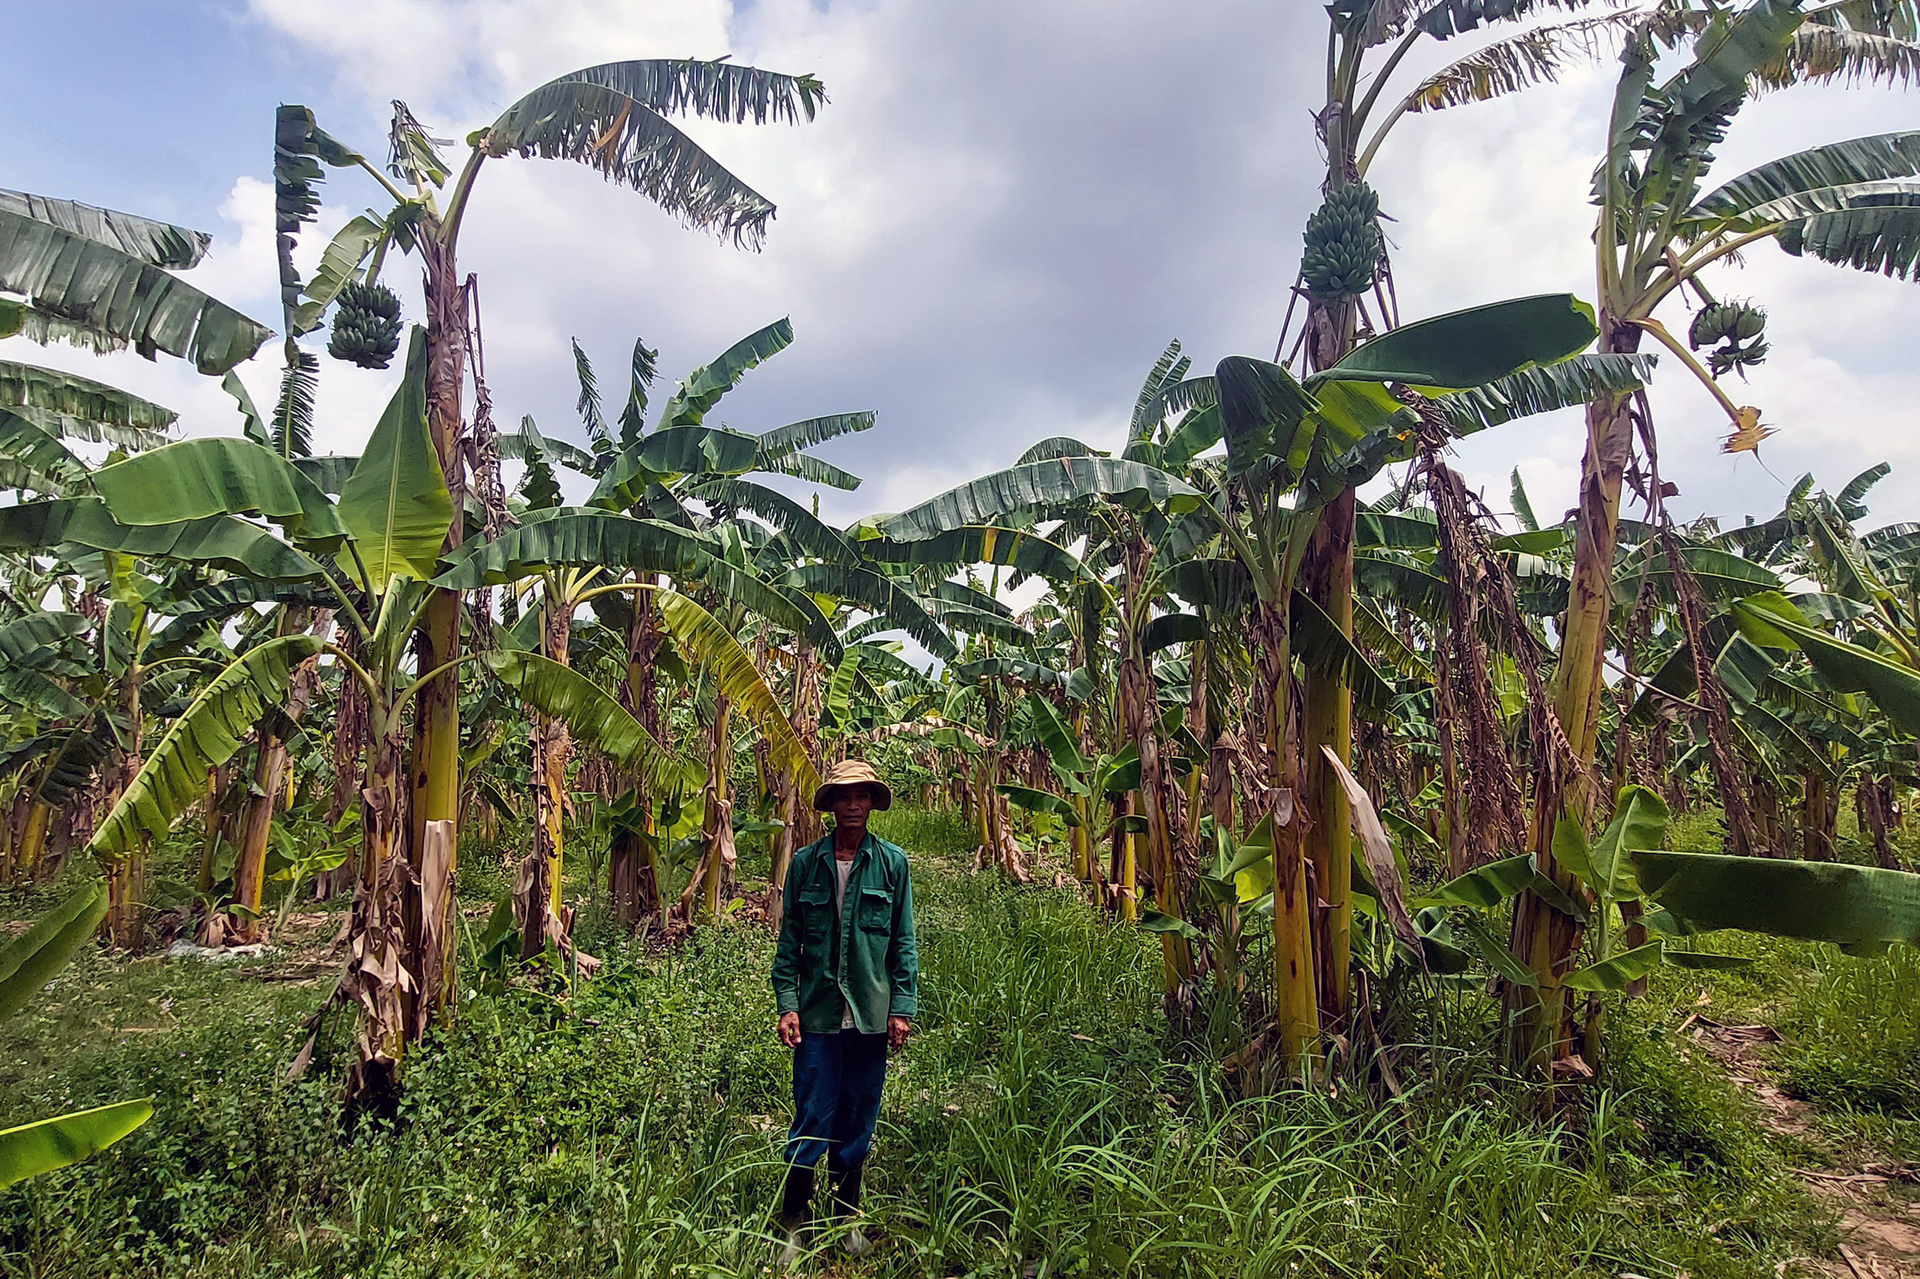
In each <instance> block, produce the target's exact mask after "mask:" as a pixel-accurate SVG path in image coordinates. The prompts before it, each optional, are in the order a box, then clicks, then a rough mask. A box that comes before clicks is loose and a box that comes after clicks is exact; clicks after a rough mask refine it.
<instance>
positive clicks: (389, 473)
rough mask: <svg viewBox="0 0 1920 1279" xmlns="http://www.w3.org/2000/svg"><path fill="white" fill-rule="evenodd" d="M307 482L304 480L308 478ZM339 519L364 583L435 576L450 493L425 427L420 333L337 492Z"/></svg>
mask: <svg viewBox="0 0 1920 1279" xmlns="http://www.w3.org/2000/svg"><path fill="white" fill-rule="evenodd" d="M309 482H310V481H309ZM340 521H341V523H342V524H344V525H345V526H346V528H347V530H348V531H349V532H350V533H351V534H352V536H353V543H354V549H355V550H356V551H357V552H358V556H359V564H358V566H356V565H355V564H354V562H353V561H352V560H351V559H347V560H345V561H343V563H342V565H341V567H343V568H345V569H346V570H347V571H348V572H353V573H355V574H356V576H357V575H358V574H357V571H356V570H357V567H364V569H365V571H366V574H367V580H368V583H369V585H371V587H372V588H373V590H375V591H376V592H379V591H384V590H385V589H386V587H387V583H388V582H390V581H391V580H392V579H393V578H394V577H396V576H400V575H405V576H407V577H411V578H414V579H416V580H422V581H424V580H425V579H427V578H430V577H432V576H433V575H434V572H435V571H436V568H437V566H438V564H439V562H440V550H441V547H442V546H443V545H445V543H446V540H447V530H448V529H449V528H450V527H452V525H453V496H452V495H451V494H450V493H449V492H448V491H447V477H446V474H445V473H444V472H443V471H442V470H441V469H440V454H439V452H438V451H437V450H436V449H435V448H434V445H433V439H432V437H431V436H430V435H429V434H428V429H427V331H426V330H425V329H423V328H421V327H420V326H419V325H417V324H416V325H414V326H413V333H412V336H411V338H410V339H409V341H408V345H407V366H406V373H405V375H404V376H403V377H402V378H401V379H400V385H399V386H398V387H397V388H395V390H394V393H393V398H392V399H390V400H388V401H387V408H386V411H385V412H384V413H382V414H381V415H380V421H379V422H378V423H376V424H375V425H374V428H373V435H372V437H371V438H369V439H368V440H367V446H366V448H365V449H364V450H362V451H361V454H360V460H359V462H358V463H357V464H355V466H354V468H353V474H352V475H350V476H348V477H347V481H346V483H345V484H344V485H342V486H341V489H340Z"/></svg>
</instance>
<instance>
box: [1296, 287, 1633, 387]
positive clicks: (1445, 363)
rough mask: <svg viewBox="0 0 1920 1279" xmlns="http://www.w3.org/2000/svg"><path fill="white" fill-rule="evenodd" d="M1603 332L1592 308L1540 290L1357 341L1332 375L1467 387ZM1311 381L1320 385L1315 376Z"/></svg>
mask: <svg viewBox="0 0 1920 1279" xmlns="http://www.w3.org/2000/svg"><path fill="white" fill-rule="evenodd" d="M1599 333H1600V329H1599V326H1598V325H1597V324H1596V323H1595V322H1594V313H1593V308H1592V307H1591V306H1588V305H1587V304H1586V303H1584V302H1582V301H1580V300H1579V299H1578V298H1576V297H1574V296H1573V295H1572V294H1571V293H1543V294H1540V295H1537V296H1535V297H1526V298H1514V299H1512V300H1510V301H1506V302H1493V303H1489V304H1487V305H1485V306H1476V307H1469V308H1467V309H1466V310H1464V311H1454V312H1451V313H1449V314H1447V315H1439V316H1435V317H1434V318H1432V319H1430V320H1419V321H1416V322H1414V323H1412V324H1406V325H1402V326H1401V327H1399V328H1397V329H1393V330H1391V331H1389V332H1387V333H1383V334H1381V335H1380V336H1379V337H1377V338H1374V339H1373V340H1372V341H1370V342H1367V343H1364V344H1362V345H1361V346H1359V347H1356V348H1355V349H1354V350H1353V351H1352V352H1351V353H1350V354H1348V355H1347V356H1346V357H1345V358H1344V359H1342V360H1341V361H1340V362H1339V363H1338V364H1337V365H1335V366H1334V367H1333V369H1331V370H1329V371H1328V373H1327V374H1321V375H1316V377H1327V378H1339V377H1365V378H1369V379H1374V380H1379V381H1394V382H1404V383H1406V384H1408V385H1410V386H1433V387H1451V388H1455V389H1463V388H1467V387H1477V386H1484V385H1486V384H1487V383H1489V382H1493V381H1497V380H1498V379H1500V378H1505V377H1511V376H1512V375H1513V374H1515V373H1518V372H1520V371H1521V370H1523V369H1526V368H1530V367H1533V366H1537V365H1548V364H1553V363H1555V362H1556V361H1559V360H1564V359H1566V358H1567V357H1569V356H1572V355H1574V354H1576V353H1578V352H1579V351H1581V350H1583V349H1584V348H1585V347H1586V346H1587V345H1588V344H1589V343H1591V342H1592V341H1593V340H1594V338H1596V337H1598V336H1599ZM1308 385H1309V386H1310V387H1315V389H1316V394H1317V393H1318V391H1317V386H1316V382H1315V378H1309V379H1308Z"/></svg>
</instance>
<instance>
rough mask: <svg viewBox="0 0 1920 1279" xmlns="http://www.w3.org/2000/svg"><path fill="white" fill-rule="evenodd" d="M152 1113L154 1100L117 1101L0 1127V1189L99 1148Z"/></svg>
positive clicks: (137, 1125) (131, 1128) (92, 1153)
mask: <svg viewBox="0 0 1920 1279" xmlns="http://www.w3.org/2000/svg"><path fill="white" fill-rule="evenodd" d="M151 1118H153V1102H152V1101H151V1100H148V1099H144V1098H143V1099H141V1100H139V1101H118V1102H114V1103H113V1104H111V1105H106V1106H96V1107H94V1108H93V1109H92V1110H77V1111H74V1112H73V1113H72V1114H67V1115H56V1116H54V1117H53V1118H51V1119H42V1120H40V1121H39V1122H37V1123H31V1124H22V1125H20V1126H19V1127H18V1128H8V1129H5V1130H4V1131H0V1189H4V1188H5V1187H7V1186H11V1185H13V1184H14V1183H15V1182H17V1181H24V1180H26V1179H27V1178H28V1177H33V1176H37V1175H39V1174H40V1173H43V1172H52V1171H53V1170H54V1169H56V1168H65V1167H66V1166H67V1165H68V1164H74V1163H78V1162H80V1161H81V1160H82V1159H85V1158H87V1157H88V1156H90V1155H94V1154H97V1153H99V1152H100V1151H102V1150H105V1149H106V1148H107V1147H108V1146H111V1145H112V1144H113V1143H114V1142H116V1141H119V1140H120V1139H121V1138H122V1137H124V1136H126V1135H127V1134H128V1133H130V1132H132V1131H133V1130H134V1129H136V1128H138V1127H139V1126H140V1125H141V1124H144V1123H145V1122H147V1120H149V1119H151Z"/></svg>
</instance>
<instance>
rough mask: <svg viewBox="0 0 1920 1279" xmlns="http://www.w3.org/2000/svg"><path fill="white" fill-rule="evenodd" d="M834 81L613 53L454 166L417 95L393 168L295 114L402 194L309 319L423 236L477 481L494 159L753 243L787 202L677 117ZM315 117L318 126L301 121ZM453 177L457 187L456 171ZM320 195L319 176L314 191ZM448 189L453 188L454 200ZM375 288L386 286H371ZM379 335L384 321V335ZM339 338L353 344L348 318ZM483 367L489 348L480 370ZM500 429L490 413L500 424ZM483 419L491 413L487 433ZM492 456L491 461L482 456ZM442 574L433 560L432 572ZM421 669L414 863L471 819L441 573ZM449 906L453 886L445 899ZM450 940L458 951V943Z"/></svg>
mask: <svg viewBox="0 0 1920 1279" xmlns="http://www.w3.org/2000/svg"><path fill="white" fill-rule="evenodd" d="M825 100H826V99H825V93H824V91H823V89H822V86H821V84H820V82H819V81H818V80H817V79H815V78H813V77H812V76H810V75H803V76H787V75H780V74H776V73H773V72H767V71H762V70H759V69H757V68H754V67H747V66H738V65H734V64H731V63H726V62H694V61H666V60H654V61H637V62H616V63H607V64H604V65H602V66H597V67H589V68H585V69H583V70H581V71H577V72H573V73H571V74H569V75H566V76H562V77H560V78H558V79H556V80H552V81H549V82H548V83H546V84H544V85H541V86H540V87H539V88H537V89H535V90H533V91H532V92H531V93H529V94H527V95H526V96H525V97H523V98H521V99H520V100H519V101H517V102H515V103H514V104H513V105H512V106H510V107H508V108H507V110H506V111H505V112H504V113H502V114H501V115H500V117H499V118H497V119H496V120H494V121H493V123H492V124H490V125H488V126H487V127H485V128H482V129H479V130H476V131H475V132H474V133H473V134H472V135H471V136H470V137H469V138H468V139H467V144H468V155H467V159H466V161H465V163H464V164H463V165H462V166H461V167H460V170H459V173H458V174H457V175H456V174H455V173H454V172H453V170H452V168H451V167H450V166H449V165H448V163H447V162H446V161H445V160H444V159H443V158H442V156H441V153H440V150H439V145H440V144H438V143H437V142H436V141H435V140H434V139H433V138H432V137H431V136H430V135H429V134H428V133H427V131H426V129H425V128H424V127H422V126H421V125H420V123H419V122H418V121H417V120H416V119H415V118H414V117H413V115H412V113H411V112H410V111H408V110H407V109H406V107H405V105H404V104H398V103H396V106H395V113H394V120H393V127H392V130H391V133H390V143H391V149H390V155H389V163H388V166H387V169H388V173H390V174H391V175H392V176H393V178H394V179H395V180H396V181H398V182H400V183H404V184H406V186H405V188H403V187H402V186H399V185H396V184H395V181H389V179H388V176H387V174H383V173H382V172H380V170H379V169H378V168H377V167H376V166H374V165H373V164H371V163H369V162H368V161H367V160H366V159H365V158H364V156H362V155H361V154H360V153H358V152H357V151H354V150H352V149H351V148H349V147H347V146H345V145H343V144H341V143H339V142H338V141H337V140H334V139H332V138H330V137H324V135H322V134H321V131H320V130H318V128H317V126H313V125H311V123H310V121H311V117H310V116H308V117H305V120H304V121H301V120H298V119H293V118H289V117H283V122H286V123H289V124H292V125H293V126H294V127H291V128H289V129H288V130H287V131H286V132H287V135H290V136H286V137H283V138H282V140H281V145H283V146H288V147H290V149H292V150H294V151H296V152H298V151H302V150H304V151H305V152H307V153H309V154H311V155H312V156H313V157H314V158H316V159H318V160H319V161H320V162H322V163H326V164H330V165H334V166H337V167H347V166H352V167H357V168H359V169H361V170H362V171H363V172H365V173H366V174H368V175H369V176H371V177H372V178H373V179H374V180H375V181H376V182H377V183H378V184H379V185H380V186H381V188H382V189H383V190H384V191H385V192H386V194H387V195H388V197H389V198H391V200H392V201H393V205H392V209H391V211H390V212H389V213H388V214H387V215H385V216H384V217H376V218H365V219H356V220H355V221H354V222H350V223H349V224H348V225H347V227H345V228H343V229H342V231H341V232H340V233H339V234H338V235H336V236H335V238H334V240H333V242H332V243H330V244H329V245H328V248H327V251H326V253H325V254H324V255H323V257H322V265H321V269H320V270H319V271H318V272H317V273H316V274H315V277H314V278H313V279H312V280H310V281H308V282H307V283H306V284H305V285H304V286H303V288H302V290H301V292H302V295H303V298H304V300H303V301H302V302H301V303H300V304H299V306H298V307H297V308H296V316H297V322H296V327H299V326H300V325H306V326H308V327H312V326H315V325H317V324H318V323H319V321H320V318H321V316H322V315H323V314H324V312H325V310H326V308H327V307H328V306H329V305H331V304H333V303H334V302H336V301H337V300H339V299H342V298H343V297H346V298H349V300H351V295H350V294H349V289H350V287H352V286H357V285H359V283H360V281H359V279H358V277H359V275H360V267H361V263H363V262H365V261H366V260H367V258H368V257H369V256H370V255H377V254H382V253H384V252H386V251H387V249H388V246H390V245H395V244H397V245H399V246H400V247H401V248H402V249H403V250H404V249H406V248H407V247H408V246H409V245H411V247H412V248H413V249H414V250H415V251H417V252H418V253H419V254H420V257H421V260H422V265H423V267H424V268H425V276H426V292H425V310H426V318H427V348H428V357H427V360H426V364H427V385H426V391H425V401H426V410H427V419H428V427H429V432H428V437H429V439H430V441H431V442H432V446H433V449H434V452H435V454H436V460H437V466H438V468H439V470H440V473H441V474H442V476H443V477H445V479H446V481H447V482H448V483H449V484H450V485H451V486H452V488H453V489H454V490H455V491H459V492H462V493H464V492H465V491H466V485H467V475H466V465H467V457H466V454H467V443H468V441H467V437H466V432H465V428H464V426H463V423H462V412H461V400H462V392H463V383H464V380H465V376H466V374H467V357H468V334H469V331H470V320H471V311H470V304H471V292H470V289H471V284H470V281H463V279H462V278H461V276H460V275H459V272H458V267H457V265H456V263H457V252H458V243H459V235H460V228H461V225H462V223H463V220H464V217H465V214H466V211H467V208H468V206H469V204H470V202H471V199H472V196H473V192H474V190H475V187H476V181H477V179H478V177H479V175H480V172H481V170H482V168H483V167H484V166H485V164H486V162H487V161H488V160H497V159H500V158H503V157H505V156H508V155H519V156H521V157H531V156H534V155H536V154H537V155H539V156H540V157H542V158H545V159H568V160H574V161H576V162H579V163H583V164H587V165H590V166H592V167H594V168H596V169H598V170H600V171H601V172H602V173H603V174H604V175H606V177H607V178H608V179H609V180H611V181H614V182H617V183H620V184H621V185H624V186H628V187H631V188H633V189H634V190H636V191H639V192H641V193H642V194H644V195H646V196H647V197H648V198H649V199H651V200H653V201H654V203H656V204H658V205H659V206H660V207H661V208H662V209H663V210H665V211H666V212H668V213H669V214H672V215H673V216H675V217H677V218H679V219H680V220H681V221H683V222H685V223H686V224H688V225H689V226H693V227H697V228H701V229H707V230H713V231H715V232H717V233H719V234H720V235H722V236H723V237H726V238H728V239H730V240H732V241H733V242H734V243H736V244H740V245H743V246H749V247H752V246H757V245H758V243H759V242H760V240H761V238H762V237H763V236H764V234H765V229H766V224H767V222H768V221H769V220H770V219H771V218H772V217H773V213H774V207H773V205H772V204H771V203H770V202H769V201H768V200H766V199H765V198H764V197H763V196H761V195H760V194H759V193H757V192H755V191H754V190H753V189H752V188H750V187H748V186H747V185H746V184H745V183H743V182H741V181H740V180H739V179H738V178H736V177H735V176H734V175H733V174H732V173H730V172H728V171H727V170H726V169H725V168H724V167H722V166H721V165H720V164H718V163H717V162H716V161H715V160H714V159H713V158H712V157H711V156H709V155H708V154H707V153H706V152H705V151H704V150H702V149H701V148H700V147H699V146H698V145H697V144H696V143H694V142H693V141H692V140H691V139H690V138H688V137H687V136H686V135H685V134H684V133H682V132H681V131H680V130H679V129H677V128H676V127H674V125H673V124H672V123H670V122H669V120H668V118H667V117H668V116H669V115H677V114H682V113H691V114H693V115H696V116H700V117H704V118H708V119H716V120H730V121H733V122H735V123H740V122H744V121H747V120H752V121H753V122H755V123H766V122H768V121H782V120H784V121H789V122H795V121H798V120H800V119H802V118H805V119H809V120H810V119H812V118H813V116H814V114H815V112H816V111H817V110H818V108H819V107H820V105H821V104H822V103H824V102H825ZM303 132H304V136H301V135H302V133H303ZM449 179H452V186H451V189H450V190H449V189H448V188H447V182H448V180H449ZM306 194H307V195H309V196H310V194H311V192H310V188H309V190H308V192H307V193H306ZM443 198H444V203H443ZM363 301H366V302H368V303H371V302H372V301H373V300H372V299H363ZM364 309H365V308H356V314H355V315H353V316H352V317H351V318H352V319H353V321H354V324H353V326H352V327H354V328H355V329H364V330H366V332H364V333H359V334H356V335H355V336H354V337H352V338H351V339H350V340H349V341H348V343H347V345H348V346H349V348H350V349H358V348H360V347H364V346H366V345H367V336H368V334H371V333H372V331H373V330H374V329H376V328H378V327H379V326H380V325H381V324H384V323H385V322H386V320H387V317H386V316H385V315H384V314H383V313H375V312H373V311H371V310H367V311H366V313H365V314H361V313H359V312H360V311H361V310H364ZM374 336H378V335H377V334H375V335H374ZM335 341H336V343H340V341H341V334H340V332H339V321H338V320H336V331H335ZM478 371H479V366H478V364H477V363H476V365H475V369H474V372H475V373H476V374H477V373H478ZM475 393H476V403H477V404H479V405H482V406H484V405H486V403H487V397H486V394H485V391H484V388H483V387H482V386H481V385H480V383H479V381H478V379H477V377H476V386H475ZM489 429H490V423H489ZM478 431H479V425H478V416H477V417H476V432H478ZM479 461H480V464H481V465H482V466H483V467H485V466H490V465H491V464H492V463H491V460H490V458H488V457H486V456H482V457H481V458H480V459H479ZM462 533H463V529H462V523H461V522H456V521H450V522H449V524H448V525H447V527H446V528H445V529H444V530H443V536H444V539H445V543H444V546H443V547H442V548H441V549H442V550H444V551H447V552H451V551H452V550H454V549H455V548H456V547H457V546H458V545H459V543H460V541H461V538H462ZM420 576H422V577H431V576H432V572H431V570H429V571H427V572H423V573H422V574H420ZM416 644H417V647H418V649H419V661H420V663H421V666H422V669H438V670H441V671H443V675H442V677H441V678H440V680H439V681H438V683H436V684H435V686H434V687H432V688H431V689H429V690H428V691H427V693H426V694H425V695H424V696H423V701H422V705H421V708H420V713H419V714H418V715H417V716H416V717H415V726H414V736H413V742H412V746H411V753H412V756H413V761H414V762H413V766H412V767H411V768H410V770H409V775H410V776H411V777H412V778H413V779H414V784H413V793H412V795H411V797H410V802H409V806H408V811H409V812H410V814H411V818H412V820H411V822H410V824H409V828H408V830H407V832H406V835H407V841H406V846H407V856H408V859H409V862H410V864H412V865H413V867H414V870H415V872H416V873H420V872H421V871H422V870H423V869H425V867H426V859H427V851H428V850H427V848H426V843H427V840H428V838H429V836H428V828H429V824H431V823H442V822H443V823H449V824H450V825H452V824H457V822H458V820H459V747H460V723H459V705H460V703H459V686H458V670H459V667H458V664H457V663H456V661H455V659H456V658H457V656H458V654H459V646H460V608H459V597H458V594H457V593H456V592H454V591H451V590H449V589H446V588H435V590H434V591H433V592H432V593H431V594H430V595H429V597H428V603H427V606H426V608H425V609H424V611H423V613H422V615H421V618H420V620H419V626H418V631H417V635H416ZM441 905H442V908H443V909H444V908H445V903H444V901H443V902H442V903H441ZM418 928H419V930H420V931H419V932H418V933H416V935H414V936H412V937H410V938H409V943H410V947H412V948H418V947H420V946H422V945H425V944H426V943H427V941H428V937H427V934H431V937H432V939H435V940H434V944H437V945H443V946H450V945H451V939H452V929H451V925H450V922H449V919H448V917H446V916H445V915H442V916H440V917H438V918H435V919H430V920H424V921H421V922H420V924H419V925H418ZM447 953H448V954H449V955H450V954H451V952H450V951H448V952H447ZM450 972H451V967H450V964H447V965H436V966H435V972H434V974H433V976H434V978H435V980H434V983H433V984H432V985H431V986H430V987H429V988H428V989H427V990H426V991H425V992H424V997H425V999H426V1002H427V1005H428V1007H429V1009H430V1010H431V1011H432V1012H433V1014H434V1015H436V1016H437V1015H440V1014H441V1013H442V1012H443V1011H444V1010H445V1009H446V1007H447V1006H448V1003H449V1001H450V999H451V992H452V989H453V987H452V985H451V983H450V982H447V983H443V982H442V981H441V977H442V976H443V975H444V974H450Z"/></svg>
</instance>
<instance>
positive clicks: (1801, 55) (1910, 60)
mask: <svg viewBox="0 0 1920 1279" xmlns="http://www.w3.org/2000/svg"><path fill="white" fill-rule="evenodd" d="M1892 7H1895V8H1898V7H1901V6H1898V5H1896V6H1892ZM1756 78H1757V79H1758V80H1759V81H1760V83H1762V84H1763V85H1765V86H1766V87H1767V88H1769V89H1785V88H1790V87H1791V86H1793V85H1796V84H1810V83H1811V84H1821V83H1826V82H1830V81H1833V80H1841V81H1844V82H1846V83H1850V84H1858V83H1860V82H1861V81H1866V82H1867V83H1873V82H1874V81H1877V80H1885V81H1887V82H1888V83H1889V84H1895V83H1900V84H1906V85H1911V84H1913V83H1914V82H1915V81H1916V80H1920V45H1916V44H1914V43H1913V41H1912V40H1911V39H1905V40H1903V39H1897V38H1895V37H1893V36H1890V35H1881V34H1879V33H1877V32H1873V31H1850V30H1848V29H1846V28H1844V27H1839V26H1822V25H1820V24H1819V23H1816V22H1811V21H1810V22H1807V23H1804V24H1802V25H1801V27H1800V29H1799V30H1797V31H1795V32H1794V33H1793V42H1792V43H1791V44H1789V45H1788V46H1787V48H1786V51H1785V52H1784V53H1782V54H1781V55H1780V56H1779V57H1778V58H1775V59H1774V60H1773V61H1772V62H1769V63H1768V64H1767V65H1766V66H1764V67H1762V68H1760V70H1759V72H1758V73H1757V75H1756Z"/></svg>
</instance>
